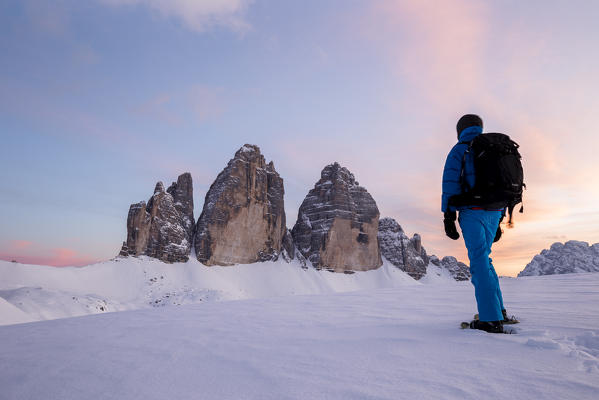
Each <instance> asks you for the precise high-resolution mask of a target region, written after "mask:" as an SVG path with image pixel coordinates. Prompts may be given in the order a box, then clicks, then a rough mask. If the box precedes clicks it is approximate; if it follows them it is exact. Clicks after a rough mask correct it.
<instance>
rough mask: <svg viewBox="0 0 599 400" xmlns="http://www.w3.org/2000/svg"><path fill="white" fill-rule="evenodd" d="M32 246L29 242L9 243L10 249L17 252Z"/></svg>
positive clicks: (15, 241) (13, 241)
mask: <svg viewBox="0 0 599 400" xmlns="http://www.w3.org/2000/svg"><path fill="white" fill-rule="evenodd" d="M32 244H33V242H30V241H29V240H12V241H11V242H10V245H11V247H12V248H14V249H17V250H22V249H26V248H28V247H31V245H32Z"/></svg>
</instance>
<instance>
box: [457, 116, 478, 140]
mask: <svg viewBox="0 0 599 400" xmlns="http://www.w3.org/2000/svg"><path fill="white" fill-rule="evenodd" d="M471 126H480V127H481V128H482V127H483V120H482V119H481V118H480V117H479V116H478V115H476V114H466V115H464V116H462V118H460V120H459V121H458V124H457V125H456V129H457V131H458V140H459V139H460V133H462V131H463V130H464V129H466V128H470V127H471Z"/></svg>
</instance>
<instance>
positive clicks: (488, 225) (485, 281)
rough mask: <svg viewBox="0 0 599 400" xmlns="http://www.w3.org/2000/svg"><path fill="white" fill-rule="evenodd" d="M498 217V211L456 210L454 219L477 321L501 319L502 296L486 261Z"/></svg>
mask: <svg viewBox="0 0 599 400" xmlns="http://www.w3.org/2000/svg"><path fill="white" fill-rule="evenodd" d="M501 214H502V212H501V211H486V210H472V209H466V210H462V211H460V214H459V218H458V221H459V223H460V228H462V236H463V237H464V242H465V243H466V249H468V258H469V259H470V273H471V274H472V284H473V285H474V295H475V296H476V304H477V306H478V317H479V319H480V320H481V321H500V320H502V319H503V314H502V313H501V310H502V309H503V308H504V307H503V296H502V295H501V289H500V288H499V279H498V278H497V273H496V272H495V268H494V267H493V264H492V261H493V260H491V258H489V255H490V254H491V246H492V245H493V239H495V233H496V232H497V226H498V225H499V219H500V218H501Z"/></svg>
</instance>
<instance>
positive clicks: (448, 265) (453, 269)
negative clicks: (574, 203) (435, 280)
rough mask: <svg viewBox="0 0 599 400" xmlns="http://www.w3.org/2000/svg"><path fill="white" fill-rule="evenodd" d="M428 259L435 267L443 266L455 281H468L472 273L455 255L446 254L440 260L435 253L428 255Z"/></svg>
mask: <svg viewBox="0 0 599 400" xmlns="http://www.w3.org/2000/svg"><path fill="white" fill-rule="evenodd" d="M429 261H430V262H431V264H434V265H436V266H437V267H441V268H445V269H446V270H448V271H449V273H450V274H451V276H452V277H453V279H455V280H456V281H469V280H470V278H471V277H472V275H471V274H470V268H469V267H468V266H467V265H466V264H464V263H463V262H460V261H458V260H457V259H456V258H455V257H451V256H446V257H443V258H442V259H441V260H439V258H438V257H437V256H435V255H432V256H430V259H429Z"/></svg>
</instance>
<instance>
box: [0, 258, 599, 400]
mask: <svg viewBox="0 0 599 400" xmlns="http://www.w3.org/2000/svg"><path fill="white" fill-rule="evenodd" d="M258 267H259V266H258ZM108 268H113V267H108ZM242 269H243V268H242ZM132 270H135V268H132ZM179 273H180V274H185V273H192V272H190V271H187V270H181V271H180V272H179ZM248 274H249V273H248ZM355 275H357V274H354V275H346V276H344V278H348V279H350V280H347V281H344V283H340V282H341V281H340V280H339V281H337V278H339V277H341V276H343V275H340V274H330V275H329V276H331V277H335V278H336V279H335V280H336V282H335V285H343V287H344V288H347V287H350V286H352V285H353V284H352V283H351V279H352V278H353V277H354V276H355ZM249 276H250V275H248V276H247V277H249ZM285 276H288V275H285ZM324 276H327V275H324ZM148 277H150V276H148ZM82 278H83V277H82ZM158 278H159V277H158ZM89 279H92V277H91V276H90V277H89ZM89 279H83V281H84V283H83V284H82V285H88V284H89V282H86V281H88V280H89ZM165 279H167V278H165ZM169 279H174V278H169ZM423 279H425V278H423ZM320 282H324V280H323V281H320ZM373 282H374V278H373ZM412 282H413V281H412ZM501 283H502V287H503V292H504V297H505V300H506V305H507V306H508V309H509V311H510V312H512V313H514V314H516V315H518V316H519V317H520V319H521V321H522V322H521V324H519V325H517V329H518V331H519V332H518V334H516V335H493V334H487V333H484V332H480V331H472V330H460V329H459V328H458V324H459V322H460V321H462V320H465V319H469V318H470V317H471V316H472V314H473V313H474V293H473V288H472V285H471V284H470V283H469V282H457V283H456V282H451V283H449V282H448V281H445V283H442V284H435V285H423V284H412V285H404V284H401V285H400V286H398V287H395V288H388V289H374V290H366V291H358V292H351V293H328V294H317V295H310V296H286V297H278V298H269V299H254V300H243V301H228V302H212V303H206V304H192V305H186V306H181V307H166V308H160V309H145V310H137V311H129V312H121V313H108V314H102V315H90V316H86V317H81V318H69V319H60V320H54V321H41V322H35V323H30V324H20V325H12V326H1V327H0V343H1V345H0V399H3V400H4V399H61V400H70V399H77V400H79V399H128V400H137V399H140V400H141V399H143V400H153V399H203V400H212V399H215V400H217V399H218V400H227V399H235V400H237V399H260V400H269V399H273V400H274V399H276V400H279V399H301V400H305V399H310V400H319V399H328V400H331V399H332V400H335V399H340V400H348V399H349V400H352V399H356V400H357V399H360V400H362V399H377V400H384V399H393V400H396V399H443V400H451V399H459V400H463V399H476V400H479V399H576V400H587V399H588V400H590V399H593V400H594V399H597V393H599V309H598V308H597V304H599V274H570V275H554V276H546V277H531V278H526V279H501ZM265 284H266V285H270V283H265ZM255 285H256V286H255V290H256V291H262V290H264V288H261V287H260V283H259V282H257V281H256V283H255ZM281 285H283V286H285V284H284V283H281ZM332 286H333V283H331V287H332Z"/></svg>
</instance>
